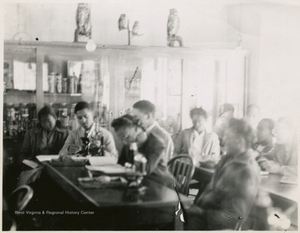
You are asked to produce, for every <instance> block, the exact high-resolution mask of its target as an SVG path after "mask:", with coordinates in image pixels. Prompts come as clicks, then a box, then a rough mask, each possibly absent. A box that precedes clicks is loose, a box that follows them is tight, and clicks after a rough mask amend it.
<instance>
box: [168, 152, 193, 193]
mask: <svg viewBox="0 0 300 233" xmlns="http://www.w3.org/2000/svg"><path fill="white" fill-rule="evenodd" d="M168 167H169V171H170V172H171V173H172V174H173V176H174V178H175V179H176V181H177V183H178V184H179V185H180V187H179V188H178V191H179V192H180V193H182V194H185V195H188V192H189V185H190V181H191V179H192V176H193V175H194V171H195V167H194V163H193V159H192V158H191V157H190V156H189V155H178V156H176V157H174V158H172V159H171V160H170V161H169V162H168Z"/></svg>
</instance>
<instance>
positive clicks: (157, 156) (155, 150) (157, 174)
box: [118, 133, 174, 188]
mask: <svg viewBox="0 0 300 233" xmlns="http://www.w3.org/2000/svg"><path fill="white" fill-rule="evenodd" d="M138 151H139V152H140V153H141V154H143V155H144V156H145V158H146V159H147V165H146V170H147V176H148V177H149V178H151V179H153V180H155V181H156V182H158V183H160V184H163V185H165V186H168V187H172V188H173V184H174V178H173V176H172V174H171V173H170V172H169V171H168V168H167V162H166V159H165V155H164V151H165V146H164V143H163V142H162V139H160V138H159V137H157V136H155V135H154V134H152V133H149V134H148V138H147V140H146V141H145V142H144V144H143V145H142V146H141V147H139V148H138ZM126 162H128V163H131V164H133V163H134V159H133V155H132V154H131V153H130V150H129V147H128V146H126V145H125V146H124V147H123V149H122V152H121V154H120V157H119V160H118V163H119V164H121V165H124V164H125V163H126Z"/></svg>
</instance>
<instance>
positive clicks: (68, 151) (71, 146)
mask: <svg viewBox="0 0 300 233" xmlns="http://www.w3.org/2000/svg"><path fill="white" fill-rule="evenodd" d="M74 136H75V135H74V132H70V133H69V135H68V137H67V139H66V141H65V144H64V146H63V147H62V149H61V150H60V151H59V155H61V156H66V155H72V154H75V153H76V152H77V151H79V150H80V145H78V144H76V142H75V137H74Z"/></svg>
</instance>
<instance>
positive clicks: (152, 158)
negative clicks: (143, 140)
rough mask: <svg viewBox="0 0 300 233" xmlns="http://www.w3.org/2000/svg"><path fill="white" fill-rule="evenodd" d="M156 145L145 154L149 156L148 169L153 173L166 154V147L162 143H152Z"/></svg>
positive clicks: (149, 172)
mask: <svg viewBox="0 0 300 233" xmlns="http://www.w3.org/2000/svg"><path fill="white" fill-rule="evenodd" d="M152 146H153V147H154V148H153V149H152V150H151V151H150V153H149V154H147V155H145V157H146V158H147V165H146V171H147V174H151V173H152V172H153V171H154V170H155V169H156V168H157V165H158V163H159V161H160V159H161V158H162V157H163V156H165V155H164V153H165V147H164V146H163V145H162V144H160V143H159V144H154V143H153V144H152Z"/></svg>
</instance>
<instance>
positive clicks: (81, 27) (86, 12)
mask: <svg viewBox="0 0 300 233" xmlns="http://www.w3.org/2000/svg"><path fill="white" fill-rule="evenodd" d="M76 25H77V28H76V30H75V39H74V41H75V42H86V41H87V40H88V39H90V38H91V36H92V24H91V8H90V5H89V4H88V3H78V7H77V12H76Z"/></svg>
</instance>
